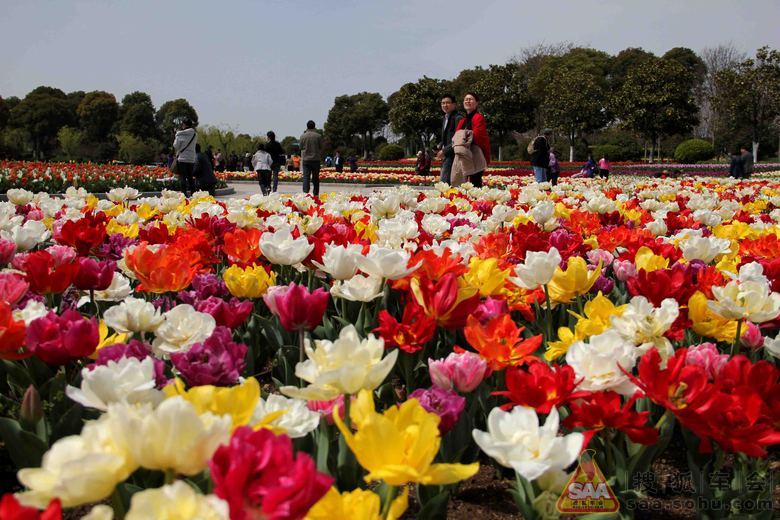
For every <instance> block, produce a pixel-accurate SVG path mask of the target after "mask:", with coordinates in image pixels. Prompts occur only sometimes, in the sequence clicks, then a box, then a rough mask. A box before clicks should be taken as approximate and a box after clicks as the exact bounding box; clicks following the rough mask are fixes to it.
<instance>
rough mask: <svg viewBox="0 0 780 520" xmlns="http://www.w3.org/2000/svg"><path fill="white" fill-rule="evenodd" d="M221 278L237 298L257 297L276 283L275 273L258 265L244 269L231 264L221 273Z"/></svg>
mask: <svg viewBox="0 0 780 520" xmlns="http://www.w3.org/2000/svg"><path fill="white" fill-rule="evenodd" d="M222 278H224V280H225V285H226V286H227V288H228V291H230V294H232V295H233V296H235V297H237V298H259V297H261V296H262V295H264V294H265V292H266V291H267V290H268V288H269V287H270V286H272V285H274V283H276V273H274V272H272V273H271V274H268V272H266V270H265V269H264V268H263V267H262V266H259V265H258V266H252V267H247V268H246V269H242V268H240V267H239V266H237V265H232V266H230V267H228V268H227V269H226V270H225V272H224V273H222Z"/></svg>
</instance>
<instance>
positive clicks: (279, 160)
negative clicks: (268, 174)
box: [265, 141, 287, 168]
mask: <svg viewBox="0 0 780 520" xmlns="http://www.w3.org/2000/svg"><path fill="white" fill-rule="evenodd" d="M265 151H266V152H268V153H270V154H271V159H272V160H273V162H274V163H273V167H274V168H281V167H282V166H283V165H284V163H285V162H286V161H287V158H286V157H285V156H284V149H283V148H282V145H281V144H279V141H268V142H267V143H265Z"/></svg>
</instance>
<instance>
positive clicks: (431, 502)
mask: <svg viewBox="0 0 780 520" xmlns="http://www.w3.org/2000/svg"><path fill="white" fill-rule="evenodd" d="M426 487H429V486H418V488H417V494H418V497H419V498H420V502H421V503H423V504H424V505H423V506H422V508H420V512H419V513H417V518H418V519H422V520H434V519H437V520H438V519H441V518H447V504H448V503H449V501H450V492H449V491H443V492H441V493H438V494H436V495H434V496H432V497H429V498H427V499H426V500H425V502H423V499H422V496H423V495H424V492H423V489H424V488H426ZM435 487H438V486H435Z"/></svg>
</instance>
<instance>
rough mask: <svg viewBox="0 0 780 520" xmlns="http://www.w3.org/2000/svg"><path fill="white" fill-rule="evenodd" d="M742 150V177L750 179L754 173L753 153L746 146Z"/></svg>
mask: <svg viewBox="0 0 780 520" xmlns="http://www.w3.org/2000/svg"><path fill="white" fill-rule="evenodd" d="M740 152H742V178H743V179H749V178H750V176H751V175H753V162H754V161H753V154H752V153H750V150H748V149H747V148H745V147H744V146H743V147H742V148H741V150H740Z"/></svg>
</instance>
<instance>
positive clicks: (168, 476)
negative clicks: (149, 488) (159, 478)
mask: <svg viewBox="0 0 780 520" xmlns="http://www.w3.org/2000/svg"><path fill="white" fill-rule="evenodd" d="M174 480H176V472H175V471H174V470H172V469H166V470H165V485H166V486H167V485H168V484H173V481H174Z"/></svg>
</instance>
